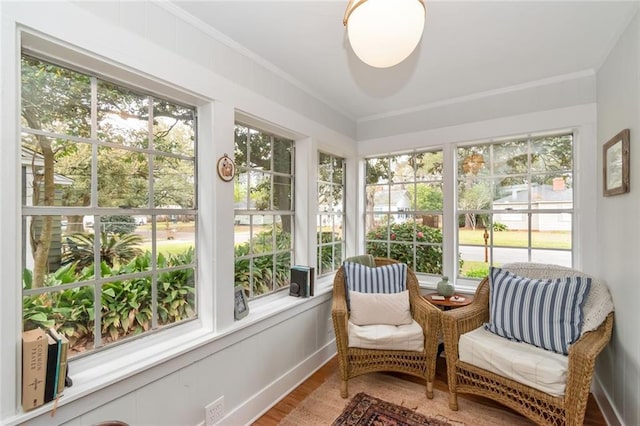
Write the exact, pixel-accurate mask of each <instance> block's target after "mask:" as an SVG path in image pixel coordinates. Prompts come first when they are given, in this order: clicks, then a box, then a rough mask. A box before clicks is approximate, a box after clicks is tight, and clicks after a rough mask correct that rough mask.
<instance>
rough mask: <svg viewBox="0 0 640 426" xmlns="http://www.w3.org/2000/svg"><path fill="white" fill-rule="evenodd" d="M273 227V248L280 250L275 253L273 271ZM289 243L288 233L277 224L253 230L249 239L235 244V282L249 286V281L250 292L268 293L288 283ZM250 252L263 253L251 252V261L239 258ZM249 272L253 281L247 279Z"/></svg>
mask: <svg viewBox="0 0 640 426" xmlns="http://www.w3.org/2000/svg"><path fill="white" fill-rule="evenodd" d="M274 231H275V248H276V250H283V251H282V252H280V253H277V254H276V255H275V275H274V256H273V254H272V253H273V235H274ZM290 247H291V234H290V233H289V232H284V231H283V230H282V228H281V227H280V226H279V225H276V226H275V227H272V228H268V229H266V230H265V231H263V232H260V233H258V234H256V235H255V236H254V237H253V238H252V239H251V241H247V242H244V243H241V244H238V245H236V246H235V249H234V251H235V258H236V260H235V272H234V278H235V286H242V287H243V288H244V289H245V290H249V289H250V288H251V285H253V296H258V295H260V294H265V293H269V292H270V291H273V290H276V289H278V288H281V287H284V286H286V285H289V280H290V268H291V255H290V253H289V251H288V249H289V248H290ZM252 249H253V253H265V255H264V256H255V257H254V258H253V259H252V263H253V269H251V261H250V259H248V258H241V257H243V256H247V255H249V253H250V252H251V250H252ZM251 275H253V283H251V281H250V280H251Z"/></svg>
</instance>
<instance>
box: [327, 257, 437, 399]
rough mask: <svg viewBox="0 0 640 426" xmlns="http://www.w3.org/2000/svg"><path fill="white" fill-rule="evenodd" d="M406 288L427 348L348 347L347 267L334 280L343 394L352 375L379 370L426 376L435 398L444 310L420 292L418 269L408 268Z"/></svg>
mask: <svg viewBox="0 0 640 426" xmlns="http://www.w3.org/2000/svg"><path fill="white" fill-rule="evenodd" d="M391 263H397V262H396V261H395V260H392V259H383V258H376V266H383V265H389V264H391ZM407 289H408V290H409V303H410V305H411V316H412V317H413V319H414V320H415V321H416V322H417V323H418V324H420V326H421V327H422V329H423V330H424V338H425V340H424V351H422V352H413V351H390V350H375V349H361V348H350V347H349V336H348V331H347V330H348V326H347V324H348V321H349V313H348V311H347V303H346V295H345V280H344V270H343V268H342V267H341V268H340V269H339V270H338V272H337V273H336V276H335V278H334V281H333V305H332V310H331V317H332V319H333V328H334V331H335V334H336V346H337V349H338V366H339V368H340V377H341V379H342V385H341V389H340V395H341V396H342V397H343V398H347V396H348V385H347V383H348V381H349V379H350V378H352V377H356V376H359V375H361V374H366V373H373V372H377V371H395V372H399V373H407V374H411V375H413V376H417V377H420V378H423V379H425V381H426V383H427V391H426V394H427V397H428V398H433V381H434V378H435V369H436V355H437V351H438V335H439V333H440V316H441V311H440V309H438V308H437V307H435V306H433V305H432V304H431V303H429V302H428V301H427V300H426V299H424V298H423V297H422V296H421V295H420V287H419V284H418V279H417V278H416V275H415V273H414V272H413V271H412V270H411V269H408V270H407Z"/></svg>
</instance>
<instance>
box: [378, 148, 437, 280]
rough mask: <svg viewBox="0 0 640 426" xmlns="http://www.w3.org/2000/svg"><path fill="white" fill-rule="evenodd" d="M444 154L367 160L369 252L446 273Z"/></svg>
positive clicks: (422, 153) (419, 269) (421, 153)
mask: <svg viewBox="0 0 640 426" xmlns="http://www.w3.org/2000/svg"><path fill="white" fill-rule="evenodd" d="M442 170H443V153H442V150H430V151H427V150H425V151H415V152H411V153H408V154H398V155H389V156H383V157H373V158H369V159H366V186H365V193H366V203H365V205H366V209H365V228H366V235H365V244H366V249H367V253H369V254H372V255H374V256H380V257H390V258H393V259H396V260H399V261H402V262H405V263H407V264H408V265H409V266H410V267H411V268H413V269H414V270H415V271H416V272H417V273H421V274H434V275H441V274H442V265H443V259H442V248H443V236H442V220H443V192H442V185H443V177H442Z"/></svg>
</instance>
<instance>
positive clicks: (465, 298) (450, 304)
mask: <svg viewBox="0 0 640 426" xmlns="http://www.w3.org/2000/svg"><path fill="white" fill-rule="evenodd" d="M432 296H438V292H437V291H432V292H429V293H425V294H423V295H422V297H424V298H425V299H427V300H428V301H429V302H431V303H432V304H434V305H436V306H444V307H445V308H459V307H461V306H467V305H468V304H470V303H471V302H473V295H472V294H460V293H454V294H453V295H452V296H450V297H445V298H444V300H433V299H432ZM456 298H462V299H461V300H456Z"/></svg>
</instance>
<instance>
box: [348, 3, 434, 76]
mask: <svg viewBox="0 0 640 426" xmlns="http://www.w3.org/2000/svg"><path fill="white" fill-rule="evenodd" d="M425 15H426V8H425V6H424V0H349V4H348V5H347V10H346V11H345V13H344V19H343V20H342V23H343V24H344V26H346V27H347V34H348V35H349V42H350V43H351V48H352V49H353V51H354V52H355V54H356V55H357V56H358V58H360V60H362V62H364V63H366V64H368V65H371V66H372V67H376V68H388V67H392V66H394V65H396V64H399V63H400V62H402V61H404V60H405V59H406V58H407V57H408V56H409V55H410V54H411V52H413V51H414V49H415V48H416V46H417V45H418V43H419V42H420V38H421V37H422V31H423V30H424V21H425Z"/></svg>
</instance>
